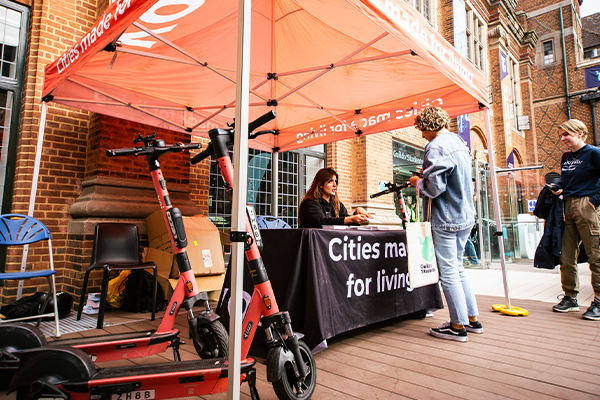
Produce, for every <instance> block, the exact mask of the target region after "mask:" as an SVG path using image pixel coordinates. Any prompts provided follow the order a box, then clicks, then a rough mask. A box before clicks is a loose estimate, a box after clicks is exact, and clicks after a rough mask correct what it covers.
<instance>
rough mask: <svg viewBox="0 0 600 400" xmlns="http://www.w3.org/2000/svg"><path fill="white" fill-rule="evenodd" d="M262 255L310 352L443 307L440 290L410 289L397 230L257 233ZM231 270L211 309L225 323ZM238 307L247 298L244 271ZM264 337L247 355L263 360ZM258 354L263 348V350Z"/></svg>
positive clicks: (260, 334) (401, 235)
mask: <svg viewBox="0 0 600 400" xmlns="http://www.w3.org/2000/svg"><path fill="white" fill-rule="evenodd" d="M261 235H262V238H263V244H264V248H263V251H262V252H261V254H262V258H263V261H264V264H265V267H266V269H267V273H268V275H269V278H270V280H271V284H272V286H273V291H274V293H275V297H276V299H277V304H278V305H279V309H280V310H287V311H289V313H290V315H291V318H292V327H293V329H294V331H296V332H302V333H303V334H304V335H305V337H304V339H303V340H304V341H305V343H306V344H307V345H308V346H309V347H310V348H311V349H313V348H315V347H316V346H317V345H318V344H319V343H321V342H322V341H323V340H325V339H328V338H331V337H333V336H336V335H338V334H340V333H343V332H347V331H349V330H352V329H356V328H360V327H364V326H367V325H370V324H373V323H376V322H380V321H384V320H387V319H390V318H394V317H398V316H401V315H406V314H410V313H413V312H417V311H421V310H427V309H441V308H443V302H442V297H441V294H440V290H439V286H438V285H437V284H436V285H429V286H425V287H422V288H418V289H414V290H411V289H410V288H408V284H407V281H406V275H407V258H406V233H405V232H404V231H399V230H381V231H373V230H357V229H346V230H338V229H270V230H261ZM230 282H231V278H230V270H229V269H228V271H227V275H226V277H225V283H224V285H223V290H222V291H221V297H220V299H219V304H218V307H217V313H218V314H219V315H220V316H221V320H222V322H223V324H224V325H225V326H226V327H227V326H228V325H229V312H228V309H229V298H230V293H229V288H230ZM244 292H246V293H245V294H244V297H245V301H244V307H246V306H247V302H246V300H249V298H250V296H251V295H252V292H253V285H252V280H251V279H250V276H249V273H248V271H247V268H245V269H244ZM264 343H265V338H264V331H263V330H262V329H258V331H257V336H256V337H255V339H254V343H253V347H252V349H251V351H250V353H251V354H253V355H255V356H264V352H263V351H262V350H264ZM261 348H262V349H261Z"/></svg>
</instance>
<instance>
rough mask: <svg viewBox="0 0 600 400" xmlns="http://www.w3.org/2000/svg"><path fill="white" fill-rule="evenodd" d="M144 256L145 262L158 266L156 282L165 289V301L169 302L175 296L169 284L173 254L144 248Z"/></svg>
mask: <svg viewBox="0 0 600 400" xmlns="http://www.w3.org/2000/svg"><path fill="white" fill-rule="evenodd" d="M143 255H144V257H143V261H144V262H153V263H154V264H156V274H157V277H156V280H157V281H158V284H159V285H160V286H161V287H162V289H163V293H164V294H165V299H166V300H167V301H169V300H170V299H171V296H172V295H173V289H172V288H171V285H170V284H169V277H170V275H171V269H172V268H173V254H171V253H168V252H166V251H160V250H157V249H153V248H144V252H143ZM148 272H150V271H148Z"/></svg>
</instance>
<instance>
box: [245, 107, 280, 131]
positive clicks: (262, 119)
mask: <svg viewBox="0 0 600 400" xmlns="http://www.w3.org/2000/svg"><path fill="white" fill-rule="evenodd" d="M276 116H277V113H276V112H275V110H271V111H269V112H268V113H266V114H263V115H261V116H260V117H258V118H256V119H255V120H254V121H252V122H250V123H249V124H248V132H253V131H254V130H255V129H256V128H258V127H259V126H262V125H264V124H266V123H267V122H269V121H270V120H272V119H275V117H276Z"/></svg>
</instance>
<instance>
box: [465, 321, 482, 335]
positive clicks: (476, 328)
mask: <svg viewBox="0 0 600 400" xmlns="http://www.w3.org/2000/svg"><path fill="white" fill-rule="evenodd" d="M465 330H466V331H467V332H471V333H483V326H481V322H479V321H475V322H471V321H469V325H465Z"/></svg>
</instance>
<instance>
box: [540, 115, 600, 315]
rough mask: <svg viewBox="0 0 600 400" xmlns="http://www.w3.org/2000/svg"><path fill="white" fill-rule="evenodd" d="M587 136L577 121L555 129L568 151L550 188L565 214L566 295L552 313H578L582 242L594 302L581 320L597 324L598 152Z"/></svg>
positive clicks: (599, 290)
mask: <svg viewBox="0 0 600 400" xmlns="http://www.w3.org/2000/svg"><path fill="white" fill-rule="evenodd" d="M587 133H588V131H587V127H586V126H585V124H584V123H583V122H581V121H579V120H576V119H570V120H568V121H567V122H564V123H563V124H562V125H560V126H559V127H558V134H559V135H560V141H561V142H562V143H563V144H564V145H565V146H566V147H567V148H568V149H569V150H570V151H569V152H567V153H565V156H563V161H562V163H561V178H560V183H556V184H553V186H552V187H551V188H550V190H552V193H554V194H555V195H559V194H562V195H563V201H564V212H565V230H564V232H563V236H562V254H561V256H560V279H561V283H562V289H563V291H564V292H565V294H564V296H563V297H562V300H561V301H560V303H558V304H557V305H555V306H554V307H552V309H553V310H554V311H557V312H563V313H565V312H570V311H579V305H578V304H577V294H578V293H579V276H578V275H577V256H578V253H579V245H580V244H581V243H582V242H583V247H584V249H585V252H586V253H587V255H588V257H589V259H588V263H589V265H590V271H592V288H593V289H594V299H593V300H592V304H591V305H590V307H589V308H588V309H587V311H586V312H585V313H583V315H582V317H583V318H584V319H588V320H593V321H600V248H599V246H600V207H599V206H600V149H598V148H597V147H594V146H590V145H589V144H585V138H586V136H587Z"/></svg>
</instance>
